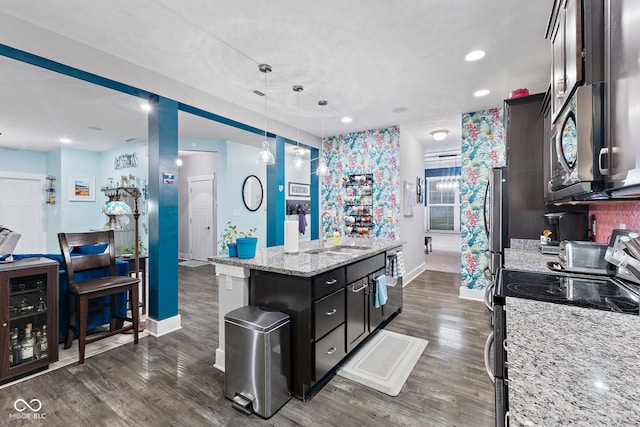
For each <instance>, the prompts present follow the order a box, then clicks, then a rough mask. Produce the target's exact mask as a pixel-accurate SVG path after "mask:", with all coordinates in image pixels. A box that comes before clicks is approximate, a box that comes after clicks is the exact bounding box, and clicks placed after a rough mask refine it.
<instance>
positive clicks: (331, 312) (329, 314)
mask: <svg viewBox="0 0 640 427" xmlns="http://www.w3.org/2000/svg"><path fill="white" fill-rule="evenodd" d="M336 311H337V310H336V309H335V308H334V309H333V310H331V311H327V312H326V313H325V314H326V315H327V316H333V315H334V314H336Z"/></svg>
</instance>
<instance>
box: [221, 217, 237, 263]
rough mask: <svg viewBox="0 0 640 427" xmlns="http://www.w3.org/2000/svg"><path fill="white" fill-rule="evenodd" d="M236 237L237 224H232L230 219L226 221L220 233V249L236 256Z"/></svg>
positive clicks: (231, 255)
mask: <svg viewBox="0 0 640 427" xmlns="http://www.w3.org/2000/svg"><path fill="white" fill-rule="evenodd" d="M236 237H238V226H236V225H233V224H232V223H231V221H229V222H227V226H226V228H225V229H224V230H223V231H222V234H220V249H222V252H223V253H224V252H227V251H228V252H229V256H230V257H236V256H238V248H237V246H236Z"/></svg>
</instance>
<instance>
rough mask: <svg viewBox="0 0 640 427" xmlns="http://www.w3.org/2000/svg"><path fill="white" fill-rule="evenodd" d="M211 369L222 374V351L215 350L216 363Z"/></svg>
mask: <svg viewBox="0 0 640 427" xmlns="http://www.w3.org/2000/svg"><path fill="white" fill-rule="evenodd" d="M213 367H214V368H216V369H219V370H220V371H222V372H224V368H225V364H224V350H223V349H221V348H216V361H215V363H214V364H213Z"/></svg>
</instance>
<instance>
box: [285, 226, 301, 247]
mask: <svg viewBox="0 0 640 427" xmlns="http://www.w3.org/2000/svg"><path fill="white" fill-rule="evenodd" d="M284 253H285V254H297V253H298V221H285V222H284Z"/></svg>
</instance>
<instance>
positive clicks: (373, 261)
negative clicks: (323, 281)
mask: <svg viewBox="0 0 640 427" xmlns="http://www.w3.org/2000/svg"><path fill="white" fill-rule="evenodd" d="M385 264H386V259H385V254H384V253H382V254H378V255H374V256H372V257H371V258H367V259H363V260H362V261H358V262H356V263H355V264H350V265H347V277H346V280H347V283H353V282H355V281H356V280H359V279H362V278H363V277H366V276H368V275H369V274H371V273H373V272H374V271H376V270H379V269H381V268H384V266H385Z"/></svg>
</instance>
